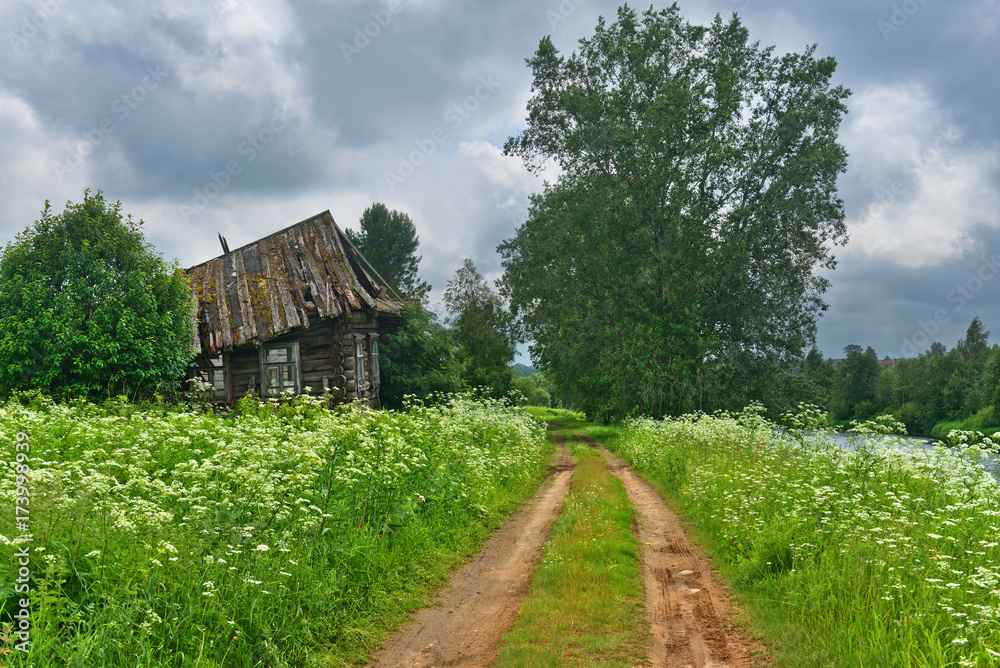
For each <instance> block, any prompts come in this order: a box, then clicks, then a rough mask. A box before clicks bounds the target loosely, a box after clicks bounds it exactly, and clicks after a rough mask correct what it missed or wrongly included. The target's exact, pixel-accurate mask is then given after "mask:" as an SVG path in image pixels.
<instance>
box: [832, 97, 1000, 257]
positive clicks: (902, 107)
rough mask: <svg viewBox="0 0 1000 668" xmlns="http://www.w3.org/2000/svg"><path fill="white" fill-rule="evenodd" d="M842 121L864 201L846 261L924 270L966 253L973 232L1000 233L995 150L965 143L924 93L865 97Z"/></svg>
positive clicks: (853, 218) (852, 218)
mask: <svg viewBox="0 0 1000 668" xmlns="http://www.w3.org/2000/svg"><path fill="white" fill-rule="evenodd" d="M848 118H849V123H848V124H847V127H846V129H845V132H844V134H843V135H842V139H843V141H844V144H845V145H846V147H847V150H848V153H850V155H851V172H852V178H853V179H854V180H855V181H856V183H858V184H859V189H860V192H861V193H863V199H862V201H861V202H860V206H857V207H856V208H855V209H854V210H853V211H851V212H850V213H849V215H848V219H847V223H848V227H849V231H850V234H851V244H850V246H849V247H848V253H850V254H862V255H865V256H868V257H871V258H877V259H879V260H884V261H888V262H892V263H895V264H897V265H900V266H904V267H910V268H920V267H929V266H935V265H939V264H941V263H943V262H946V261H949V260H954V259H957V258H960V257H962V256H964V255H965V254H967V253H969V252H971V251H972V250H973V248H974V246H975V245H976V233H977V230H978V229H980V228H982V227H987V228H1000V209H998V207H997V205H998V202H1000V196H998V193H997V191H996V189H995V187H994V185H993V181H994V179H995V176H996V173H997V167H998V163H997V156H996V152H995V150H991V149H988V148H985V147H982V146H977V145H969V144H968V143H966V142H964V141H963V140H962V132H961V130H960V129H959V128H957V127H956V126H955V125H954V124H952V123H951V122H950V121H949V119H948V118H947V116H946V114H944V113H943V112H942V110H941V108H940V106H939V105H938V104H937V102H936V101H934V100H933V99H931V98H930V96H929V95H928V94H927V93H926V91H924V89H923V88H921V87H920V86H916V85H893V86H878V87H874V88H871V89H868V90H866V91H864V92H862V93H861V94H859V95H857V96H856V97H855V98H854V100H853V102H852V103H851V115H850V116H849V117H848Z"/></svg>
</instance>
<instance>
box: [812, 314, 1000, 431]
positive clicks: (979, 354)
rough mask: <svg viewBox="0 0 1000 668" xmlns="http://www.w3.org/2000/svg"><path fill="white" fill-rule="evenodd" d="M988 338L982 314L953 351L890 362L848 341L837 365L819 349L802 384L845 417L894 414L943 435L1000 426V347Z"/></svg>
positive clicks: (936, 349) (914, 427) (936, 348)
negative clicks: (881, 360) (887, 363)
mask: <svg viewBox="0 0 1000 668" xmlns="http://www.w3.org/2000/svg"><path fill="white" fill-rule="evenodd" d="M989 336H990V332H989V331H988V330H987V329H986V327H985V326H984V325H983V322H982V321H981V320H980V319H979V316H976V317H975V318H974V319H973V320H972V322H971V323H970V324H969V327H968V329H967V330H966V333H965V337H964V338H962V339H960V340H959V341H958V344H957V345H956V346H955V348H954V349H952V350H950V351H949V350H948V349H947V348H946V347H945V345H944V344H942V343H940V342H934V343H932V344H931V346H930V348H929V349H928V350H927V351H925V352H924V353H921V354H920V355H918V356H917V357H912V358H906V359H898V360H895V363H894V364H892V365H883V364H882V363H880V362H879V359H878V356H877V355H876V353H875V350H874V349H873V348H872V347H871V346H868V347H867V348H866V349H864V350H862V348H861V346H859V345H849V346H847V347H846V348H844V355H845V357H844V359H843V360H842V361H840V362H839V363H835V362H834V361H833V360H832V359H829V358H828V359H824V358H823V355H822V353H821V352H820V351H819V350H817V349H816V348H813V349H812V350H811V351H810V352H809V354H808V355H807V356H806V358H805V360H804V362H803V366H802V378H803V379H804V380H805V383H803V387H804V388H806V391H807V392H809V393H811V399H810V400H811V401H813V402H814V403H817V404H820V405H822V406H824V407H826V408H827V409H828V410H829V412H830V414H831V416H832V417H833V418H834V419H835V420H839V421H848V420H858V421H861V420H866V419H868V418H871V417H873V416H875V415H893V416H894V417H895V418H896V419H897V420H899V421H900V422H902V423H903V424H905V425H906V428H907V431H908V432H909V433H911V434H923V435H934V436H939V437H944V436H947V430H948V429H952V428H966V429H976V430H992V429H996V428H1000V345H997V344H993V345H990V343H989ZM935 427H937V429H935Z"/></svg>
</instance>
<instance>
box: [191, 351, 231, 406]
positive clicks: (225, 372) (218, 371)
mask: <svg viewBox="0 0 1000 668" xmlns="http://www.w3.org/2000/svg"><path fill="white" fill-rule="evenodd" d="M214 360H218V364H213V363H212V362H213V361H214ZM198 361H199V364H197V366H195V368H194V369H192V370H191V376H190V377H191V378H197V379H198V380H200V381H202V382H203V383H208V384H209V385H211V386H212V387H211V388H210V389H209V390H208V400H209V401H229V396H230V394H231V392H230V390H231V388H230V386H229V383H230V374H229V364H228V363H227V360H226V356H225V354H224V353H220V354H219V355H217V356H215V357H207V358H202V359H201V360H198ZM219 376H221V377H222V387H221V388H219V387H217V386H216V379H217V378H218V377H219Z"/></svg>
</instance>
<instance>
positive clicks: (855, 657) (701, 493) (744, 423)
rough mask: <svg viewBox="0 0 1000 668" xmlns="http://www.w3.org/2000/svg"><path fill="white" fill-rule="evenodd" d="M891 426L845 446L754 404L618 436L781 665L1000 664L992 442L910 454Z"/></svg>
mask: <svg viewBox="0 0 1000 668" xmlns="http://www.w3.org/2000/svg"><path fill="white" fill-rule="evenodd" d="M809 421H810V420H805V422H809ZM883 427H884V425H881V424H871V425H860V426H858V427H856V428H855V429H854V430H852V431H854V432H855V441H854V443H853V445H852V447H851V448H850V449H841V448H838V447H836V446H835V445H833V443H832V441H830V440H829V439H827V438H826V437H824V436H823V434H822V433H819V434H811V435H810V434H807V433H805V432H804V431H801V430H795V429H793V430H791V431H788V432H783V433H779V432H778V431H777V428H776V427H775V425H772V424H770V423H768V422H767V421H766V420H764V419H763V418H762V417H761V412H760V411H759V410H755V409H750V410H747V411H744V412H743V413H742V414H736V415H731V414H717V415H714V416H706V415H691V416H684V417H681V418H677V419H670V420H663V421H652V420H636V421H632V422H630V423H628V425H627V426H626V429H625V431H624V432H623V434H622V436H621V438H620V439H617V441H616V442H614V443H612V444H611V445H612V447H613V448H614V449H615V450H616V451H617V452H618V453H619V454H620V455H621V456H623V457H624V458H625V459H627V460H629V461H630V462H631V463H632V464H633V465H634V466H636V467H637V468H638V469H639V470H641V471H643V472H644V473H646V474H647V475H649V476H651V477H652V478H654V479H655V480H657V481H658V482H659V483H660V485H661V488H662V489H665V490H667V493H668V494H670V495H671V496H672V497H673V499H674V500H675V501H677V502H678V503H679V504H680V505H681V506H682V507H683V508H684V509H685V511H686V513H687V514H688V515H689V516H690V517H691V519H692V520H693V522H694V523H695V525H696V526H697V527H698V528H699V530H700V531H701V532H703V534H704V535H705V536H706V537H707V538H708V540H709V541H710V544H711V546H712V550H713V552H714V556H715V557H716V558H717V560H719V561H720V562H722V563H724V564H726V565H727V566H728V575H729V577H730V578H731V579H732V580H733V581H734V582H735V583H736V585H737V588H738V590H739V592H740V593H741V595H742V598H743V599H744V601H745V603H746V604H747V606H748V610H749V612H750V614H751V616H752V617H753V619H754V620H755V622H756V623H757V624H758V625H759V626H760V628H761V630H762V631H763V633H764V635H765V637H767V638H768V644H769V646H770V647H771V648H772V649H773V650H774V651H775V653H776V656H777V658H778V660H779V663H781V664H782V665H794V666H827V665H842V666H860V665H889V664H891V665H899V666H981V665H984V662H985V663H986V665H994V664H995V663H996V662H997V659H998V658H1000V612H998V609H1000V566H998V564H1000V489H998V487H997V484H996V481H995V480H994V479H993V478H992V477H991V476H990V475H989V474H987V473H985V472H984V471H983V469H982V468H981V467H980V466H979V465H978V463H977V462H978V459H979V457H981V456H982V455H983V452H982V451H981V450H980V449H978V448H977V447H976V446H970V447H968V448H966V449H965V450H963V451H962V452H961V453H958V454H955V453H953V452H950V451H948V450H946V449H943V448H936V449H930V450H927V451H923V450H913V449H910V450H907V449H905V447H903V446H902V443H894V442H893V441H892V439H891V437H886V436H884V434H880V433H877V432H884V431H885V430H884V429H883Z"/></svg>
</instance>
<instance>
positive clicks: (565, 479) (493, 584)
mask: <svg viewBox="0 0 1000 668" xmlns="http://www.w3.org/2000/svg"><path fill="white" fill-rule="evenodd" d="M560 440H561V439H560ZM572 477H573V458H572V456H570V455H569V453H568V452H567V451H566V448H565V446H563V447H562V448H560V453H559V454H558V455H557V457H556V459H555V461H554V462H553V465H552V467H551V469H550V477H549V480H548V481H546V482H545V483H544V484H543V485H542V487H541V488H540V489H539V492H538V494H536V495H535V497H534V498H533V499H532V500H531V501H529V502H528V503H527V504H525V506H524V507H522V508H521V509H520V510H519V511H518V512H517V513H515V515H514V517H513V518H512V519H511V520H510V521H508V522H507V523H506V524H504V525H503V526H501V527H500V529H498V530H497V532H496V533H495V534H494V535H493V536H492V537H491V538H490V539H489V540H488V541H486V544H485V545H484V546H483V549H482V550H481V551H480V552H479V554H478V555H476V557H475V558H474V559H473V560H472V561H471V562H470V563H468V564H466V565H465V566H464V567H462V568H461V569H460V570H458V571H457V572H456V573H455V575H454V576H452V579H451V582H450V584H449V585H448V586H447V588H446V589H445V590H444V591H443V592H442V594H441V596H439V597H438V599H437V600H438V602H439V605H435V607H431V608H425V609H424V610H421V611H419V612H417V613H415V614H414V615H413V616H412V621H411V622H410V623H409V624H408V625H407V626H406V627H405V628H403V629H402V630H400V631H398V632H397V633H396V634H394V635H393V636H391V637H390V638H389V639H388V640H387V641H386V644H385V646H384V647H383V649H381V650H379V651H378V652H376V653H375V655H374V657H373V659H372V661H371V663H369V664H368V665H369V666H407V667H421V668H431V667H432V666H433V667H435V668H437V667H440V666H463V667H464V666H470V667H471V666H489V665H490V664H492V663H493V661H494V660H495V659H496V657H497V654H498V653H499V646H500V638H501V637H502V636H503V634H504V632H505V631H506V630H507V628H508V627H509V626H510V625H511V623H512V622H513V621H514V618H515V617H516V616H517V610H518V607H519V606H520V604H521V600H522V599H523V598H524V596H525V594H526V593H527V591H528V584H529V582H530V580H531V572H532V571H533V570H534V567H535V564H536V563H537V562H538V560H539V559H540V558H541V556H542V545H544V544H545V542H546V541H547V540H548V538H549V528H550V526H551V524H552V522H553V520H555V518H556V517H557V516H558V515H559V511H560V509H561V508H562V504H563V501H564V500H565V498H566V492H567V491H568V490H569V483H570V479H571V478H572Z"/></svg>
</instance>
